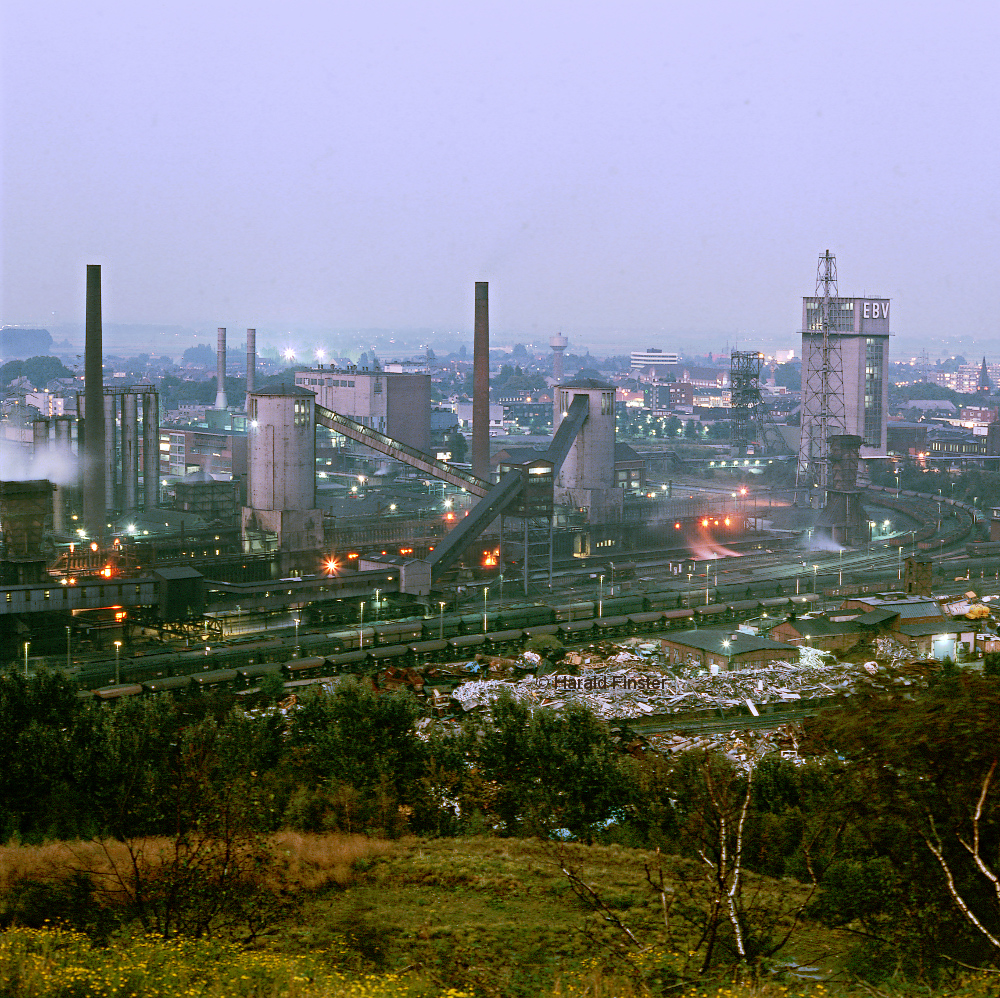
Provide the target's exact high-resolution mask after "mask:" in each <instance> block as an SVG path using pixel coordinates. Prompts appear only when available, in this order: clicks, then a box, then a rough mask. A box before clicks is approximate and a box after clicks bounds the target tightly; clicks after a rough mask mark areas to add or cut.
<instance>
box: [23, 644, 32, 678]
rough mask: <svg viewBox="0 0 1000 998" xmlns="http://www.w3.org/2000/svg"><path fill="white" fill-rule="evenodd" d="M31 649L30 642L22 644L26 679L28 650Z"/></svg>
mask: <svg viewBox="0 0 1000 998" xmlns="http://www.w3.org/2000/svg"><path fill="white" fill-rule="evenodd" d="M30 647H31V642H30V641H25V642H24V678H25V679H27V678H28V649H29V648H30Z"/></svg>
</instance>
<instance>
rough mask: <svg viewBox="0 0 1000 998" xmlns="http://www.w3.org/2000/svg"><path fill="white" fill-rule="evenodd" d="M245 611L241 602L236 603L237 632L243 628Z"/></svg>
mask: <svg viewBox="0 0 1000 998" xmlns="http://www.w3.org/2000/svg"><path fill="white" fill-rule="evenodd" d="M242 624H243V611H242V610H241V609H240V605H239V603H237V604H236V633H237V634H239V633H240V632H241V631H242V630H243V628H242Z"/></svg>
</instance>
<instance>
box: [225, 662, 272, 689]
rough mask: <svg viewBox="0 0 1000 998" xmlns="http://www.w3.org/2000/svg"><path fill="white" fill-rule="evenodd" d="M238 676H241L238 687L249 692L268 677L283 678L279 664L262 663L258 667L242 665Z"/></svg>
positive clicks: (237, 671) (237, 672)
mask: <svg viewBox="0 0 1000 998" xmlns="http://www.w3.org/2000/svg"><path fill="white" fill-rule="evenodd" d="M236 674H237V676H239V680H238V685H239V686H240V687H241V688H242V689H245V690H248V689H251V688H252V687H254V686H256V685H257V684H258V683H259V682H260V681H261V680H262V679H265V678H266V677H267V676H281V675H282V672H281V665H280V664H279V663H278V662H261V663H259V664H258V665H241V666H240V667H239V668H238V669H237V670H236Z"/></svg>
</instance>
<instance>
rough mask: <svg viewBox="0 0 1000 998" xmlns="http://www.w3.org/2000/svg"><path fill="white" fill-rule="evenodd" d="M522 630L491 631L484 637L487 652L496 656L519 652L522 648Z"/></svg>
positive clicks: (523, 638) (523, 639)
mask: <svg viewBox="0 0 1000 998" xmlns="http://www.w3.org/2000/svg"><path fill="white" fill-rule="evenodd" d="M524 641H525V637H524V629H523V628H514V629H512V630H509V631H491V632H490V633H489V634H487V635H486V644H487V645H488V646H489V650H490V651H491V652H494V653H495V654H497V655H505V654H509V653H510V652H516V651H519V650H520V649H521V648H522V647H523V646H524Z"/></svg>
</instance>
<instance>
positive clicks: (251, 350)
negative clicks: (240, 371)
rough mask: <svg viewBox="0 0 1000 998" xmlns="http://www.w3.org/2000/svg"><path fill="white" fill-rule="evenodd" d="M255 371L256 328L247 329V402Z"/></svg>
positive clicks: (248, 401) (251, 389)
mask: <svg viewBox="0 0 1000 998" xmlns="http://www.w3.org/2000/svg"><path fill="white" fill-rule="evenodd" d="M256 371H257V330H256V329H248V330H247V404H248V405H249V404H250V393H251V392H252V391H253V376H254V374H255V373H256Z"/></svg>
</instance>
